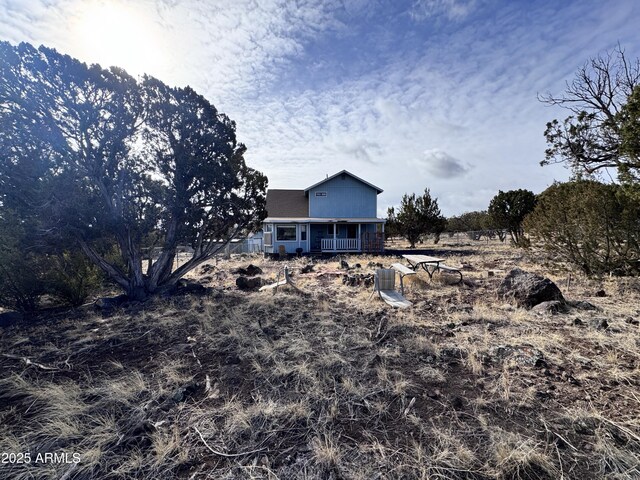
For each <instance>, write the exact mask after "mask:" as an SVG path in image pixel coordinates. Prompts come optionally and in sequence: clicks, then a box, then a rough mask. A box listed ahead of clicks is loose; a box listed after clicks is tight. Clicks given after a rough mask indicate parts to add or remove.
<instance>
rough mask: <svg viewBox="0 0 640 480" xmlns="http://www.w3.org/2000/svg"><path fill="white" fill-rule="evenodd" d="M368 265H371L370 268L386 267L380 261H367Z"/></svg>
mask: <svg viewBox="0 0 640 480" xmlns="http://www.w3.org/2000/svg"><path fill="white" fill-rule="evenodd" d="M367 267H369V268H384V267H383V266H382V264H381V263H380V262H369V263H367Z"/></svg>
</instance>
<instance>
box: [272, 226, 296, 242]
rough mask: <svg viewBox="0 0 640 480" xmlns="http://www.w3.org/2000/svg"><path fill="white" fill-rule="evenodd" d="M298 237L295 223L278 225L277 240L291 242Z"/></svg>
mask: <svg viewBox="0 0 640 480" xmlns="http://www.w3.org/2000/svg"><path fill="white" fill-rule="evenodd" d="M295 239H296V226H295V225H278V226H277V227H276V240H278V241H279V242H291V241H295Z"/></svg>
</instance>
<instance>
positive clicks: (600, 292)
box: [594, 290, 607, 297]
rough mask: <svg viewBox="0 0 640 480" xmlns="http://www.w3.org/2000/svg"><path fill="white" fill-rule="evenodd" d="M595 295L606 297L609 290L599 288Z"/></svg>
mask: <svg viewBox="0 0 640 480" xmlns="http://www.w3.org/2000/svg"><path fill="white" fill-rule="evenodd" d="M594 296H596V297H606V296H607V292H605V291H604V290H598V291H597V292H596V293H595V294H594Z"/></svg>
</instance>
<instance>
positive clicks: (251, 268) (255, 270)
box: [247, 264, 262, 277]
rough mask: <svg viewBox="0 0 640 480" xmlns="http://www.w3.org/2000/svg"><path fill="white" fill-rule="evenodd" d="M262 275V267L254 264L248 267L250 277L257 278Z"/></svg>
mask: <svg viewBox="0 0 640 480" xmlns="http://www.w3.org/2000/svg"><path fill="white" fill-rule="evenodd" d="M261 274H262V269H261V268H260V267H256V266H255V265H253V264H249V266H248V267H247V275H248V276H249V277H255V276H256V275H261Z"/></svg>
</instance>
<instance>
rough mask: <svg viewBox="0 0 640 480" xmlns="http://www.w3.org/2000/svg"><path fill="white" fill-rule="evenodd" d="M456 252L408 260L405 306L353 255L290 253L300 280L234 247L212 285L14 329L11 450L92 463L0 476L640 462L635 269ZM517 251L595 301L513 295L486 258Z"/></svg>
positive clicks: (411, 470)
mask: <svg viewBox="0 0 640 480" xmlns="http://www.w3.org/2000/svg"><path fill="white" fill-rule="evenodd" d="M443 250H444V251H441V252H439V253H438V255H442V256H445V257H446V258H447V263H448V264H451V265H464V277H465V282H464V283H463V284H461V285H451V284H450V282H449V281H448V280H447V279H438V278H434V280H433V281H432V282H431V281H429V279H428V277H427V276H426V274H422V273H421V274H419V275H416V276H413V277H409V278H407V282H406V290H405V292H406V295H407V297H408V298H409V299H410V300H411V301H412V302H414V307H413V308H412V309H409V310H405V311H394V310H391V309H390V308H388V307H387V306H386V305H385V304H384V303H382V302H380V301H379V300H377V299H376V298H375V297H374V298H373V299H370V298H369V294H370V290H369V289H368V288H365V287H363V286H360V287H348V286H344V285H343V284H342V281H341V276H340V275H336V274H335V272H337V271H339V259H328V260H324V261H319V262H318V263H317V264H316V266H315V268H314V272H312V273H311V274H308V275H302V274H299V273H298V272H299V268H300V267H302V266H303V265H305V264H306V262H307V260H306V259H295V260H291V261H290V262H289V266H290V268H291V270H293V272H294V280H295V281H296V283H297V285H298V286H299V287H300V288H301V289H302V291H303V292H304V293H302V294H301V293H297V292H295V291H291V290H289V289H287V288H282V289H280V290H279V291H278V292H277V294H275V295H274V294H272V293H271V292H262V293H259V292H241V291H238V290H237V289H236V288H235V283H234V282H235V277H236V275H233V274H232V273H231V270H232V269H233V268H236V267H239V266H247V264H248V263H250V262H251V263H254V264H256V265H258V266H260V267H261V268H262V269H263V270H264V274H263V275H262V276H263V277H264V278H267V279H271V280H275V278H276V277H277V271H278V269H279V268H281V267H282V263H280V262H274V261H269V260H265V259H262V258H259V257H255V256H254V257H234V258H233V259H232V260H230V261H225V262H222V261H221V262H218V264H217V265H216V266H215V268H214V270H213V273H209V275H210V276H211V277H212V280H211V283H210V286H212V287H213V290H212V291H211V292H210V293H209V294H208V295H204V296H194V297H189V296H176V297H173V298H169V299H165V300H153V301H150V302H147V303H145V304H137V305H136V304H134V305H129V306H125V307H124V308H122V309H120V310H118V311H116V312H114V313H113V314H111V315H105V316H102V315H99V314H96V313H94V312H91V311H82V310H80V311H75V312H68V313H67V314H58V316H57V317H54V318H48V319H45V320H46V321H44V320H43V321H40V322H36V323H34V324H33V325H20V326H16V327H12V328H11V329H6V330H4V331H3V332H2V335H1V337H0V350H1V351H2V352H3V353H6V354H8V355H9V356H0V451H2V452H16V453H17V452H29V453H30V454H31V456H32V458H35V456H36V455H37V454H38V453H45V452H57V453H61V452H67V453H69V454H73V453H77V454H79V455H80V459H81V460H80V462H79V463H78V464H74V463H70V464H69V463H60V462H53V463H52V462H49V463H36V462H31V463H30V464H26V465H25V464H20V465H18V464H6V463H5V464H1V465H0V478H12V479H13V478H16V479H28V478H38V479H53V478H61V477H62V478H66V479H71V478H73V479H90V478H98V479H106V478H123V479H133V478H147V479H151V478H185V479H206V478H227V479H235V478H256V479H257V478H261V479H285V478H286V479H289V478H301V479H302V478H335V479H337V478H350V479H351V478H352V479H370V478H389V479H391V478H408V479H413V478H416V479H417V478H422V479H478V480H480V479H482V480H485V479H523V480H524V479H527V480H528V479H550V480H551V479H560V478H562V479H573V478H585V479H586V478H607V479H616V480H618V479H627V480H630V479H635V478H640V424H639V423H640V422H638V420H637V419H638V418H639V415H638V413H639V412H640V388H639V382H640V371H639V369H640V354H639V353H638V352H639V350H640V348H639V342H638V328H639V327H638V325H636V324H635V323H634V322H631V321H629V318H631V319H638V317H640V311H639V310H638V305H640V282H639V281H638V279H616V278H603V279H587V278H583V277H580V276H578V275H576V274H574V273H572V274H571V280H570V281H568V276H569V272H568V271H567V270H562V269H561V268H553V269H550V268H548V267H546V266H545V263H544V262H540V258H539V256H538V254H537V253H535V254H534V252H526V251H525V252H523V251H520V250H514V249H511V248H509V247H504V246H496V245H489V246H487V245H486V244H484V243H482V244H481V247H479V246H477V245H471V244H461V245H458V246H456V245H449V246H447V247H444V248H443ZM534 260H535V261H534ZM347 261H348V262H349V263H350V264H352V265H353V264H355V263H359V264H360V265H361V268H360V269H356V270H354V271H355V272H356V273H369V272H372V271H373V270H374V269H375V268H376V265H375V264H376V263H377V262H381V263H383V264H385V265H389V264H391V263H393V262H395V261H397V260H396V259H393V258H386V257H373V256H361V257H349V258H347ZM515 266H519V267H521V268H524V269H526V270H530V271H535V272H537V273H540V274H543V275H545V276H549V277H550V278H551V279H552V280H554V281H556V282H558V285H559V286H560V287H561V289H565V295H566V296H567V297H568V298H569V299H571V300H587V301H589V302H591V303H593V304H594V305H595V306H596V307H597V308H598V310H578V309H572V310H571V311H570V312H569V313H566V314H558V315H547V316H540V315H536V314H533V313H531V312H529V311H526V310H523V309H519V308H514V307H512V306H508V305H504V302H503V301H501V300H499V299H498V298H496V295H495V290H496V286H497V283H498V282H499V281H500V278H501V277H500V276H490V275H489V274H488V272H489V271H495V270H504V271H507V270H509V269H510V268H512V267H515ZM322 272H324V274H322V275H318V273H322ZM198 276H199V272H195V273H194V277H196V278H197V277H198ZM567 285H568V288H566V287H567ZM601 289H604V290H605V292H606V293H607V296H605V297H596V296H595V292H596V291H598V290H601ZM576 318H579V319H580V321H579V322H576ZM602 319H606V321H607V322H608V324H609V328H607V329H598V327H597V325H598V322H599V321H600V320H602ZM21 358H25V359H29V360H30V362H31V363H30V364H27V363H26V362H25V361H22V360H21Z"/></svg>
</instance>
